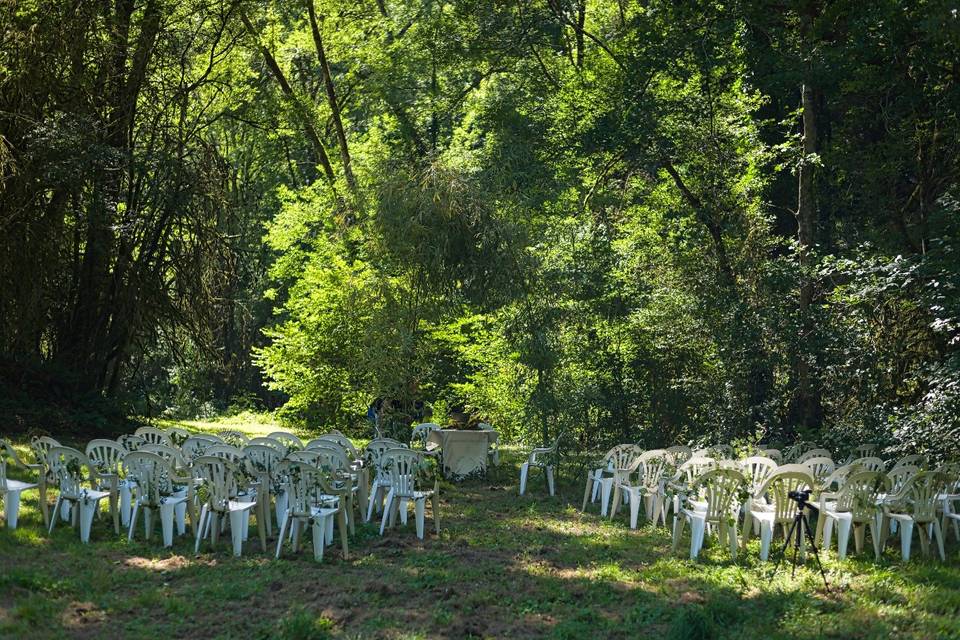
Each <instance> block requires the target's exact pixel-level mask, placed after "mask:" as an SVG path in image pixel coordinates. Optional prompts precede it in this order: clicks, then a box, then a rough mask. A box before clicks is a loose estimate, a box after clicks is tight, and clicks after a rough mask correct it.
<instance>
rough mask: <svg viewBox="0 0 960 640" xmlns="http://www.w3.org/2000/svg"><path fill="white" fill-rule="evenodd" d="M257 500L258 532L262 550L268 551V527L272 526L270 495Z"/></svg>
mask: <svg viewBox="0 0 960 640" xmlns="http://www.w3.org/2000/svg"><path fill="white" fill-rule="evenodd" d="M264 497H265V498H266V500H263V499H260V500H257V533H258V534H260V551H263V552H264V553H266V551H267V529H269V528H270V521H269V517H270V496H269V495H267V496H264Z"/></svg>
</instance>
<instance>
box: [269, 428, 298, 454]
mask: <svg viewBox="0 0 960 640" xmlns="http://www.w3.org/2000/svg"><path fill="white" fill-rule="evenodd" d="M267 437H268V438H273V439H274V440H276V441H278V442H280V443H281V444H282V445H283V446H285V447H286V448H287V451H288V452H289V451H297V450H298V449H303V441H302V440H301V439H300V438H298V437H297V436H295V435H293V434H292V433H290V432H289V431H274V432H273V433H268V434H267Z"/></svg>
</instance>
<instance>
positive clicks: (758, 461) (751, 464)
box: [740, 456, 778, 495]
mask: <svg viewBox="0 0 960 640" xmlns="http://www.w3.org/2000/svg"><path fill="white" fill-rule="evenodd" d="M777 466H778V465H777V463H776V462H774V461H773V460H771V459H770V458H767V457H765V456H750V457H749V458H744V459H743V460H741V461H740V469H741V471H742V472H743V475H744V476H745V477H746V478H747V482H748V483H749V484H750V492H751V493H752V494H753V495H756V492H757V490H758V489H759V488H760V487H762V486H763V483H764V482H766V481H767V478H768V477H769V476H770V474H771V473H773V472H774V470H775V469H776V468H777Z"/></svg>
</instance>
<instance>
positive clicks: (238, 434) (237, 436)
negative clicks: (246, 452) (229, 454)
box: [217, 429, 250, 448]
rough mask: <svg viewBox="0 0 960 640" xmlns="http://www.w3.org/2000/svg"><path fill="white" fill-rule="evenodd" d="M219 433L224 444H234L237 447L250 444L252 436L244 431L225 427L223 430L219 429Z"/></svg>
mask: <svg viewBox="0 0 960 640" xmlns="http://www.w3.org/2000/svg"><path fill="white" fill-rule="evenodd" d="M217 435H218V436H220V439H221V440H223V442H224V444H229V445H233V446H234V447H237V448H243V447H245V446H247V445H248V444H250V438H249V437H248V436H247V434H245V433H243V432H242V431H237V430H236V429H224V430H223V431H218V432H217Z"/></svg>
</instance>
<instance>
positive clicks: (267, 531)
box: [243, 438, 286, 548]
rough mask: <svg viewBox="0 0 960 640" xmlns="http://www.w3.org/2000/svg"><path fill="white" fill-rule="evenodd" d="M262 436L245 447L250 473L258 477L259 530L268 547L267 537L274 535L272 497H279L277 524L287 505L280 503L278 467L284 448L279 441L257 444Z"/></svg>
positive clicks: (245, 456)
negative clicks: (271, 443) (270, 443)
mask: <svg viewBox="0 0 960 640" xmlns="http://www.w3.org/2000/svg"><path fill="white" fill-rule="evenodd" d="M261 439H262V438H253V439H252V440H251V441H250V444H248V445H247V446H246V447H244V448H243V454H244V459H245V463H246V468H247V471H248V473H249V474H250V475H251V476H253V477H254V478H256V502H257V506H256V515H257V523H258V531H259V533H260V543H261V546H263V547H264V548H266V544H267V542H266V537H267V536H272V535H273V517H272V516H271V514H270V512H271V508H272V499H273V498H276V499H277V509H276V510H277V524H278V525H279V523H280V518H281V517H282V514H283V512H284V511H286V505H281V504H280V493H281V488H280V476H279V475H278V472H277V469H278V468H279V466H280V462H281V461H282V460H283V453H282V452H281V451H280V449H282V448H284V447H283V445H281V444H280V443H279V442H275V445H268V444H255V443H254V440H261Z"/></svg>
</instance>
